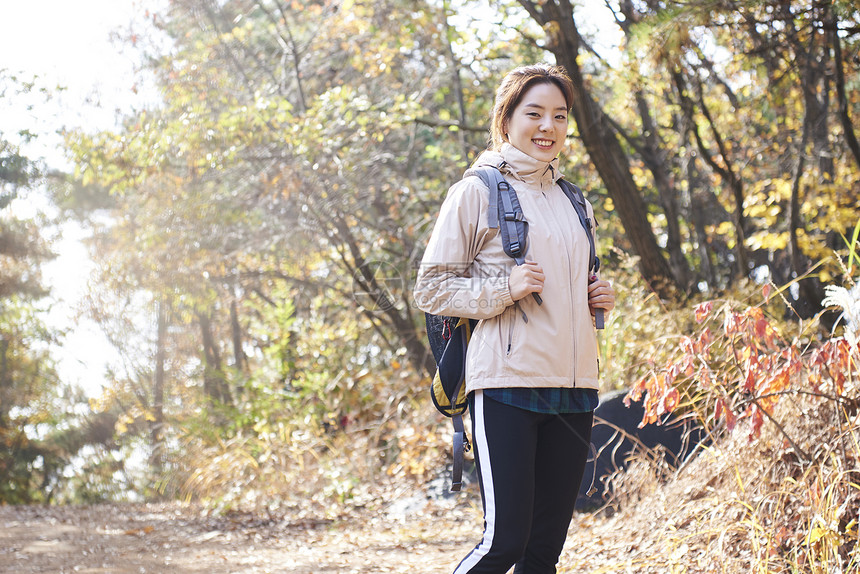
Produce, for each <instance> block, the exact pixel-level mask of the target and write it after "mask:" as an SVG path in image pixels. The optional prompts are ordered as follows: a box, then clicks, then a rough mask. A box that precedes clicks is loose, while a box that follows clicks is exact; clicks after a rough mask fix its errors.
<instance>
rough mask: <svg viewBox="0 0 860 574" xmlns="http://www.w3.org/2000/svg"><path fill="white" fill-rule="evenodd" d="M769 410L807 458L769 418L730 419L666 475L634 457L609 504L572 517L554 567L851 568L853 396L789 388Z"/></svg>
mask: <svg viewBox="0 0 860 574" xmlns="http://www.w3.org/2000/svg"><path fill="white" fill-rule="evenodd" d="M849 406H850V407H851V408H848V407H849ZM774 416H775V417H777V418H778V419H780V420H782V421H783V426H784V428H785V430H786V431H787V432H788V433H791V434H792V436H794V437H795V440H798V441H799V445H800V446H801V447H802V448H803V450H804V451H806V452H808V453H812V460H811V461H801V460H799V458H798V456H797V454H796V453H795V452H794V450H793V448H792V447H791V446H790V445H789V444H788V443H787V441H786V440H785V437H784V435H783V434H782V433H780V432H778V431H777V430H776V429H775V427H774V426H773V425H767V426H766V428H765V430H764V431H763V432H762V435H761V436H760V437H759V438H758V439H754V440H750V439H749V438H748V437H749V433H748V432H746V429H744V428H743V425H739V427H738V428H736V429H735V431H734V432H733V433H732V434H731V435H730V436H726V437H723V438H722V439H720V440H718V441H716V442H715V443H714V444H712V445H711V446H708V447H705V448H703V449H702V451H701V453H700V454H699V455H698V456H697V457H696V458H695V459H693V460H691V461H690V462H689V463H688V464H686V465H685V466H683V467H682V468H681V469H679V470H678V471H676V472H674V473H671V475H670V476H669V477H668V480H666V479H665V477H666V474H667V469H666V468H661V467H657V466H655V464H654V463H652V462H650V461H649V460H648V459H647V458H644V457H643V458H641V459H639V460H636V461H634V462H633V463H632V464H631V466H630V468H629V469H628V472H626V473H625V474H624V475H622V476H619V477H617V478H616V479H615V480H614V487H615V489H616V493H617V494H616V496H615V498H614V500H613V501H612V503H611V504H610V506H609V507H608V509H607V510H608V511H609V512H607V511H604V513H603V515H602V516H601V515H593V516H592V515H586V516H580V517H577V518H576V519H575V521H574V524H573V527H572V530H571V533H570V537H569V540H568V545H567V547H566V551H565V554H564V556H563V559H562V562H561V565H562V568H560V570H559V572H565V573H579V572H582V573H584V572H588V573H590V574H598V573H610V572H611V573H622V572H623V573H627V572H631V573H632V572H635V573H655V574H656V573H661V574H664V573H667V572H668V573H673V574H675V573H679V574H680V573H684V574H694V573H696V574H698V573H702V574H706V573H707V574H715V573H726V574H736V573H738V572H756V573H762V574H764V573H782V572H785V573H795V572H810V573H816V574H817V573H821V574H825V573H826V574H832V573H835V572H839V573H849V572H860V556H858V549H857V543H858V510H860V467H858V458H857V457H858V455H857V453H858V439H860V413H858V410H857V408H856V405H846V404H843V405H842V406H841V407H839V408H836V407H835V406H834V403H833V402H831V401H826V400H821V399H811V398H809V397H806V398H803V397H798V398H796V399H795V400H794V401H792V402H787V401H786V402H784V403H782V404H781V405H780V407H779V408H778V409H777V411H775V413H774ZM606 514H611V515H610V516H608V517H607V516H606Z"/></svg>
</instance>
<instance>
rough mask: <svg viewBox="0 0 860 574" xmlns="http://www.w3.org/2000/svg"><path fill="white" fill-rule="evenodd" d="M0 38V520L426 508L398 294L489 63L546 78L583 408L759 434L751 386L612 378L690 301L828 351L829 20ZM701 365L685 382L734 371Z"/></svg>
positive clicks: (418, 394)
mask: <svg viewBox="0 0 860 574" xmlns="http://www.w3.org/2000/svg"><path fill="white" fill-rule="evenodd" d="M2 16H3V17H2V18H1V19H0V477H2V480H0V503H2V504H23V503H81V502H98V501H140V500H156V499H183V500H195V501H200V502H202V503H204V504H206V505H209V506H211V507H214V508H218V509H238V508H247V509H255V510H260V509H265V510H268V511H277V510H278V509H283V508H293V507H296V506H311V507H315V508H318V509H319V510H320V512H325V509H327V508H332V507H342V506H343V505H349V504H353V505H362V504H366V503H367V502H368V501H370V500H374V499H375V498H376V497H379V496H380V492H382V491H385V490H386V489H388V491H391V490H392V489H393V490H395V491H398V489H399V491H403V490H404V489H409V488H411V486H410V485H416V484H417V485H425V484H428V483H429V482H432V481H433V480H439V479H440V477H442V476H443V475H444V471H445V462H446V459H447V457H448V456H449V454H448V450H449V449H448V444H449V442H448V439H449V433H450V431H449V429H448V427H447V424H446V421H444V420H440V417H437V416H436V413H435V411H434V410H433V409H432V408H431V406H430V404H429V400H428V386H429V380H430V376H431V375H432V373H433V371H434V363H433V359H432V355H431V354H430V353H429V351H428V349H427V348H426V340H425V338H424V333H423V315H422V313H420V312H419V311H418V310H417V308H416V307H415V305H414V303H413V301H412V297H411V289H412V282H413V280H414V274H415V268H416V265H417V262H418V261H420V258H421V255H422V252H423V248H424V245H425V242H426V240H427V237H428V235H429V232H430V229H431V228H432V225H433V222H434V220H435V216H436V214H437V212H438V208H439V206H440V204H441V202H442V200H443V198H444V196H445V193H446V191H447V189H448V187H449V186H450V185H451V184H452V183H454V182H455V181H456V180H457V179H459V178H460V176H461V174H462V173H463V171H464V170H465V169H466V168H467V166H468V165H469V164H470V162H471V161H472V160H474V159H475V157H476V156H477V155H478V154H479V153H480V152H481V151H482V150H483V149H485V147H486V144H487V139H488V129H489V114H490V110H491V106H492V97H493V91H494V88H495V86H496V85H497V84H498V82H499V80H500V79H501V77H502V76H503V75H504V74H505V73H506V72H507V71H509V70H510V69H512V68H513V67H515V66H518V65H523V64H528V63H535V62H547V63H553V64H554V63H558V64H561V65H564V66H565V67H566V68H567V70H568V72H569V73H570V75H571V77H572V79H573V81H574V85H575V87H576V102H575V105H574V111H573V113H572V115H571V122H570V132H569V141H568V148H567V150H566V152H565V153H564V156H563V161H562V171H563V172H564V173H565V174H567V177H568V178H569V179H571V180H573V181H575V182H576V183H578V184H579V185H580V186H581V187H582V188H583V189H584V190H585V192H586V196H587V197H588V199H589V200H590V201H591V203H592V204H593V205H594V208H595V212H596V217H597V220H598V222H599V227H598V234H599V241H600V245H599V253H600V254H601V256H602V258H603V261H604V264H603V275H604V276H605V277H607V278H609V279H610V280H611V281H613V282H614V284H615V285H616V290H617V291H618V294H619V307H618V309H617V311H616V312H614V313H612V314H611V316H610V317H609V319H608V324H607V328H606V330H605V332H604V333H603V334H602V335H601V355H602V360H601V365H602V369H603V370H602V375H603V384H604V386H605V388H604V390H607V391H608V390H614V389H620V388H626V387H629V386H631V385H634V384H636V383H637V382H638V383H639V388H640V389H641V390H643V392H644V391H645V390H649V392H651V395H652V399H654V400H652V401H651V404H649V407H648V408H649V409H651V412H652V414H654V416H657V415H659V414H665V413H668V412H669V411H671V410H672V409H673V408H674V407H675V404H668V405H667V403H666V400H663V402H662V407H660V408H662V409H663V410H662V411H659V409H657V407H656V406H655V405H656V403H655V401H656V400H657V399H660V398H661V397H662V399H666V398H667V397H668V398H669V399H672V397H675V395H673V394H672V388H676V387H677V389H679V390H680V393H681V394H680V397H681V398H680V399H679V400H674V399H672V400H674V403H676V404H677V403H679V405H678V408H687V409H691V408H694V406H695V405H699V407H700V408H699V410H698V411H697V412H698V413H699V416H700V418H701V420H702V421H704V422H703V424H707V425H708V426H709V428H710V427H711V426H713V427H717V426H718V423H719V424H726V423H730V424H731V425H732V426H733V424H734V423H733V422H732V420H733V419H732V416H740V417H741V418H743V417H745V416H746V417H748V418H750V419H751V420H752V421H753V424H755V423H756V421H758V424H759V425H761V420H760V419H762V411H761V410H756V409H757V408H760V409H764V410H767V408H769V407H767V406H766V405H765V406H761V405H758V406H757V405H756V404H754V403H749V401H748V400H747V399H748V398H749V396H750V393H755V392H758V391H759V390H761V392H763V393H765V392H773V388H771V387H768V389H764V390H762V389H759V387H756V386H755V385H751V384H750V383H749V381H748V380H747V379H743V380H739V381H738V382H737V384H734V386H732V385H729V384H728V383H727V384H726V385H725V386H724V387H721V389H720V390H719V392H718V393H717V394H712V395H707V394H706V393H705V392H704V391H701V389H698V388H697V390H695V391H690V390H689V389H690V388H692V386H694V385H696V384H699V383H701V382H702V381H706V379H705V378H702V377H699V378H696V376H694V374H693V373H689V372H687V370H688V369H686V367H678V368H677V369H676V370H675V371H673V377H676V376H680V375H682V374H685V376H687V377H688V378H687V379H686V382H684V383H683V384H680V383H678V384H676V385H675V386H674V387H672V380H669V379H667V378H666V377H665V376H663V375H661V376H662V377H663V378H662V379H660V380H661V381H662V383H661V384H662V385H663V386H662V387H659V388H655V387H653V386H652V387H649V388H648V389H646V387H647V385H645V383H643V382H642V381H647V380H656V379H654V376H655V375H654V373H656V372H658V371H659V368H660V367H661V366H663V365H673V364H675V363H673V362H672V361H673V360H674V359H675V358H676V356H677V353H678V352H680V351H679V349H682V347H680V346H679V342H678V341H679V339H678V337H681V336H684V335H686V334H689V333H690V332H691V331H692V330H694V329H696V328H697V323H696V320H697V319H699V320H702V319H703V318H704V317H705V316H706V315H707V313H706V312H705V311H704V309H709V308H706V307H702V306H701V305H702V304H704V302H706V301H714V300H718V301H728V300H732V301H740V302H743V303H745V304H754V305H758V304H761V305H762V308H763V309H764V310H765V311H766V313H767V317H768V318H769V320H770V321H772V322H773V324H774V325H781V326H782V327H780V328H783V329H785V332H791V333H795V334H794V335H791V336H786V337H785V340H784V346H783V348H786V349H791V348H794V349H797V350H800V351H803V350H809V349H812V348H813V347H815V346H816V345H818V344H820V343H823V342H824V341H826V340H828V338H830V337H832V336H837V335H841V334H842V333H843V329H844V324H845V323H844V321H843V322H840V321H839V314H838V311H835V312H830V313H822V312H823V311H824V309H825V308H826V307H827V305H825V304H823V303H822V302H823V301H824V299H825V297H826V295H827V293H828V292H827V291H826V287H827V286H841V288H844V289H846V293H848V291H847V289H850V288H852V286H853V285H854V283H853V279H852V277H853V276H854V275H855V274H856V272H855V271H854V269H855V268H856V267H855V266H856V264H857V256H856V249H855V246H856V242H857V230H858V209H857V206H858V191H860V145H858V140H857V129H858V126H860V124H858V117H860V90H858V87H860V9H858V7H857V6H856V5H855V4H854V3H853V2H849V1H834V2H811V1H800V0H797V1H795V0H792V1H790V2H785V1H779V2H777V1H773V2H770V1H765V2H744V1H737V2H734V1H733V2H709V1H702V2H692V3H691V2H651V1H643V2H633V1H629V0H621V1H620V2H613V1H607V2H605V3H598V2H568V1H567V0H549V1H540V2H538V1H530V0H519V1H514V0H498V1H495V0H374V1H363V0H292V1H291V0H217V1H216V0H160V1H151V2H149V1H143V0H121V1H120V0H111V1H107V0H102V1H97V0H88V1H86V2H60V1H59V0H57V1H49V0H33V1H30V2H26V3H25V2H3V4H2ZM762 290H764V291H765V293H766V294H765V295H764V296H763V297H762V295H761V293H762ZM777 295H778V296H777ZM763 299H764V300H766V303H763V302H762V300H763ZM855 299H860V295H858V296H857V297H855ZM846 301H847V302H845V303H844V307H843V309H844V310H845V311H846V312H848V311H850V309H852V307H851V305H852V304H857V303H856V301H855V300H854V299H848V300H846ZM852 301H854V303H852ZM858 305H860V304H858ZM831 308H832V307H831ZM858 315H860V312H858ZM843 317H847V315H844V314H843ZM751 325H752V323H751ZM775 328H776V327H775ZM856 328H857V326H856V324H855V326H854V329H856ZM726 333H727V334H726V337H728V338H731V337H732V336H734V335H736V334H737V332H731V331H726ZM765 333H766V330H765V329H764V328H763V327H762V330H761V331H760V332H758V334H759V335H761V336H762V337H764V336H765ZM738 337H740V335H738ZM733 340H734V339H733ZM738 340H740V339H738ZM699 341H700V342H701V340H699ZM703 344H704V343H703ZM744 344H747V345H750V346H753V344H752V343H751V342H749V341H747V342H746V343H744ZM728 348H729V347H726V349H728ZM726 352H727V353H728V352H729V351H726ZM700 356H701V355H700ZM748 357H749V354H747V358H748ZM711 366H713V370H712V371H710V372H709V374H708V377H709V378H708V379H707V381H717V380H720V376H721V374H723V375H724V374H727V373H731V372H733V371H732V369H734V368H736V365H735V366H732V365H730V364H725V365H722V364H721V365H720V366H714V365H711ZM719 369H724V370H723V371H720V370H719ZM792 376H794V375H792ZM648 377H651V379H649V378H648ZM729 378H731V377H729ZM732 380H734V379H732ZM759 380H760V381H764V380H765V378H760V379H759ZM792 380H793V381H794V383H791V384H795V383H799V379H797V378H795V379H792ZM707 381H706V382H707ZM786 384H789V383H786ZM669 387H672V388H669ZM709 388H711V389H713V385H712V386H711V387H709ZM782 390H784V389H782ZM843 390H844V388H843ZM703 397H705V398H703ZM696 401H698V402H696ZM720 401H722V403H721V402H720ZM744 401H747V402H744ZM658 402H659V401H658ZM670 402H672V401H670ZM658 411H659V412H658ZM767 412H768V413H769V412H770V411H767ZM726 413H728V414H729V415H730V416H728V417H727V418H726ZM757 413H758V414H757ZM756 416H758V419H756ZM765 418H766V417H765ZM708 421H710V422H708Z"/></svg>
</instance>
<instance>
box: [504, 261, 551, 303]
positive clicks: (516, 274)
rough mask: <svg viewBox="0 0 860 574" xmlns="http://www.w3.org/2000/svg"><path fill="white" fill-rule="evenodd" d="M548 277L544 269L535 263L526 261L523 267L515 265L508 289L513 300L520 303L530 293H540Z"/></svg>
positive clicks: (509, 278)
mask: <svg viewBox="0 0 860 574" xmlns="http://www.w3.org/2000/svg"><path fill="white" fill-rule="evenodd" d="M545 279H546V275H544V273H543V267H541V266H540V265H538V264H537V263H535V262H534V261H526V262H525V263H523V264H522V265H515V266H514V268H513V269H512V270H511V276H510V277H508V289H509V290H510V292H511V299H513V300H514V301H519V300H520V299H522V298H523V297H525V296H526V295H528V294H529V293H540V292H541V291H543V282H544V280H545Z"/></svg>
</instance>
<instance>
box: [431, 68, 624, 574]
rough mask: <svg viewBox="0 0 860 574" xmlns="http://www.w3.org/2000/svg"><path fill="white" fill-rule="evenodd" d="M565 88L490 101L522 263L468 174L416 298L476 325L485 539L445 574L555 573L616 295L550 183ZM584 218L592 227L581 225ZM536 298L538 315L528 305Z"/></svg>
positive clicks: (560, 83)
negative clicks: (606, 320)
mask: <svg viewBox="0 0 860 574" xmlns="http://www.w3.org/2000/svg"><path fill="white" fill-rule="evenodd" d="M572 100H573V87H572V84H571V81H570V79H569V78H568V76H567V74H566V73H565V72H564V70H563V68H560V67H549V66H543V65H536V66H527V67H523V68H518V69H516V70H514V71H512V72H511V73H509V74H508V75H507V76H506V77H505V78H504V80H503V81H502V83H501V85H500V86H499V88H498V91H497V93H496V100H495V105H494V108H493V117H492V125H491V137H492V142H491V148H490V149H489V150H487V151H486V152H484V153H483V154H482V155H481V156H480V157H479V158H478V160H477V161H476V162H475V166H474V167H479V166H494V167H496V168H498V169H500V170H501V172H502V173H503V174H504V176H505V178H506V179H507V181H508V182H509V183H510V184H511V185H512V186H513V187H514V189H515V190H516V192H517V196H518V198H519V201H520V205H521V207H522V211H523V214H524V216H525V219H526V220H527V221H528V222H529V236H528V252H527V255H526V261H525V263H523V264H522V265H519V266H517V265H516V263H515V261H514V260H513V259H512V258H510V257H509V256H507V255H506V254H505V252H504V249H503V246H502V242H501V238H500V233H499V230H498V229H490V228H488V225H487V216H486V213H487V209H488V203H489V193H488V190H487V187H486V186H485V185H484V184H483V183H482V182H481V180H480V179H479V178H478V177H477V176H475V175H470V173H469V171H467V172H466V174H465V176H464V177H463V179H462V180H461V181H459V182H458V183H456V184H455V185H454V186H452V187H451V189H450V190H449V192H448V196H447V198H446V199H445V202H444V203H443V205H442V209H441V212H440V214H439V218H438V220H437V221H436V226H435V228H434V229H433V234H432V236H431V238H430V241H429V243H428V246H427V250H426V251H425V253H424V258H423V261H422V263H421V267H420V270H419V273H418V280H417V283H416V286H415V299H416V301H417V302H418V305H419V307H420V308H421V309H422V310H424V311H426V312H429V313H433V314H439V315H453V316H459V317H469V318H473V319H480V320H481V321H480V322H479V323H478V326H477V327H476V329H475V331H474V333H473V334H472V339H471V341H470V343H469V349H468V354H467V359H466V390H467V393H469V406H470V411H471V416H472V436H473V441H472V442H473V444H474V446H475V460H476V462H477V467H478V474H479V479H480V486H481V496H482V500H483V505H484V535H483V540H482V541H481V543H480V544H478V546H476V547H475V549H474V550H472V552H471V553H469V554H468V555H467V556H466V557H465V558H464V559H463V561H462V562H461V563H460V564H459V566H458V567H457V569H456V570H455V574H465V573H467V572H468V573H471V574H477V573H494V574H505V573H507V572H508V570H509V569H510V567H511V566H513V565H515V570H514V572H515V573H517V574H537V573H544V572H552V573H554V572H555V571H556V568H555V566H556V563H557V562H558V557H559V555H560V554H561V550H562V547H563V546H564V541H565V538H566V535H567V529H568V526H569V525H570V520H571V518H572V516H573V508H574V503H575V501H576V497H577V493H578V491H579V486H580V483H581V481H582V474H583V469H584V466H585V462H586V459H587V457H588V453H589V440H590V436H591V424H592V418H593V410H594V408H595V407H596V406H597V388H598V358H597V338H596V336H595V330H594V325H593V322H592V315H594V312H595V310H596V309H603V310H605V311H609V310H611V309H612V308H613V307H614V305H615V292H614V291H613V289H612V287H611V286H610V284H609V283H608V282H607V281H604V280H601V279H599V278H597V277H595V276H590V275H589V261H588V259H589V242H588V238H587V236H586V235H585V234H586V233H587V231H586V230H585V228H584V227H583V226H582V224H581V223H580V221H579V219H578V216H577V214H576V211H575V209H574V207H573V206H572V205H571V203H570V201H569V200H568V198H567V196H566V195H565V194H564V193H563V192H562V190H561V188H560V186H559V184H558V183H557V180H558V179H559V178H560V177H561V174H560V173H559V171H558V154H559V152H560V151H561V150H562V148H563V147H564V145H565V137H566V135H567V127H568V112H569V111H570V109H571V104H572ZM587 207H588V216H589V218H591V219H592V220H593V217H594V216H593V211H592V209H591V206H590V205H589V206H587ZM532 293H539V294H540V297H541V298H542V300H543V303H542V304H541V305H539V304H538V302H537V301H536V299H535V298H534V297H532V296H530V295H531V294H532Z"/></svg>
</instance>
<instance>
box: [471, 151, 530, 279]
mask: <svg viewBox="0 0 860 574" xmlns="http://www.w3.org/2000/svg"><path fill="white" fill-rule="evenodd" d="M473 173H474V174H475V175H477V176H478V177H480V178H481V181H483V182H484V184H486V186H487V189H488V190H489V194H490V195H489V202H490V205H489V208H488V209H487V226H488V227H489V228H490V229H496V228H498V229H499V231H500V232H501V234H502V245H503V246H504V249H505V253H507V254H508V256H509V257H512V258H513V259H514V260H515V261H516V262H517V265H522V264H523V263H524V262H525V256H526V238H527V237H528V233H529V224H528V221H526V218H525V216H524V215H523V210H522V208H521V207H520V200H519V198H518V197H517V191H516V190H515V189H514V187H513V186H512V185H511V184H509V183H508V181H507V180H506V179H505V176H504V175H502V172H501V171H500V170H499V169H498V168H496V167H489V166H487V167H481V168H477V169H475V170H473Z"/></svg>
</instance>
